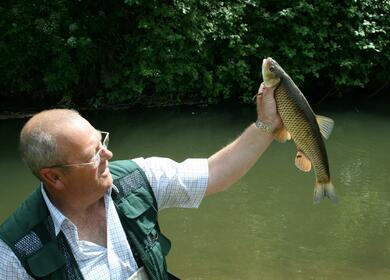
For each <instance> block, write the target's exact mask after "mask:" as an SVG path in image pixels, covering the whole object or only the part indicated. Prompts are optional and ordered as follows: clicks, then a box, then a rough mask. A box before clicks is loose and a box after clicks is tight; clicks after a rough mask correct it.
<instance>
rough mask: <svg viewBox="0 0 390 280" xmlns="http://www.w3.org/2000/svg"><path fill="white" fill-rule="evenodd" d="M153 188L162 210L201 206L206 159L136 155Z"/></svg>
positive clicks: (205, 176)
mask: <svg viewBox="0 0 390 280" xmlns="http://www.w3.org/2000/svg"><path fill="white" fill-rule="evenodd" d="M134 161H135V162H136V163H137V164H138V165H139V166H140V167H141V168H142V169H143V170H144V172H145V174H146V177H147V178H148V180H149V183H150V185H151V187H152V189H153V192H154V195H155V197H156V200H157V205H158V208H159V210H161V209H164V208H172V207H181V208H197V207H199V205H200V203H201V201H202V199H203V197H204V194H205V193H206V189H207V184H208V161H207V159H187V160H185V161H183V162H180V163H178V162H176V161H173V160H171V159H168V158H161V157H151V158H146V159H144V158H136V159H134Z"/></svg>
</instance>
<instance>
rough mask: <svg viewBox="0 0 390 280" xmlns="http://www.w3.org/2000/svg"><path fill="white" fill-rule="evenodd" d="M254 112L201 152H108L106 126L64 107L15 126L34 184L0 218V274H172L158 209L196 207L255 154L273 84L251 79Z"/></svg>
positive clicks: (273, 125) (262, 140)
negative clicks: (124, 155) (255, 85)
mask: <svg viewBox="0 0 390 280" xmlns="http://www.w3.org/2000/svg"><path fill="white" fill-rule="evenodd" d="M257 112H258V120H257V121H256V123H254V124H252V125H250V126H249V127H248V128H247V129H246V130H245V131H244V133H243V134H242V135H241V136H240V137H238V138H237V139H236V140H235V141H234V142H232V143H231V144H229V145H228V146H226V147H224V148H223V149H222V150H220V151H218V152H217V153H215V154H214V155H212V156H211V157H209V158H208V159H188V160H186V161H184V162H182V163H176V162H174V161H172V160H169V159H165V158H149V159H143V158H139V159H135V160H123V161H113V162H110V164H109V163H108V161H109V160H110V159H111V158H112V156H113V155H112V153H111V151H110V150H109V149H108V139H109V133H108V132H101V131H97V130H96V129H95V128H94V127H92V125H91V124H90V123H89V122H88V121H87V120H85V119H84V118H83V117H81V116H80V115H79V114H78V113H77V112H75V111H71V110H63V109H54V110H47V111H43V112H41V113H38V114H36V115H35V116H33V117H32V118H31V119H30V120H29V121H28V122H27V123H26V124H25V126H24V127H23V129H22V131H21V135H20V150H21V155H22V158H23V160H24V161H25V162H26V164H27V165H28V166H29V168H30V169H31V171H32V172H33V174H34V175H35V176H36V177H37V178H38V179H39V180H40V181H41V185H40V187H39V188H38V189H37V190H36V191H35V192H34V193H33V194H31V195H30V197H29V198H28V199H27V200H26V201H25V202H24V203H23V204H22V205H21V206H20V207H19V208H18V210H17V211H16V212H15V213H14V214H13V215H12V216H11V217H10V218H9V219H8V220H7V221H6V222H5V223H4V224H2V225H1V226H0V279H34V278H39V279H40V278H42V279H177V278H175V277H174V276H173V275H171V274H169V273H168V272H167V269H166V262H165V256H166V254H167V253H168V251H169V248H170V242H169V240H168V239H166V238H165V237H164V235H162V234H161V232H160V228H159V226H158V221H157V210H161V209H163V208H167V207H198V206H199V204H200V201H201V200H202V198H203V197H204V196H205V195H210V194H213V193H216V192H220V191H223V190H225V189H226V188H228V187H229V186H230V185H232V184H233V183H234V182H236V181H237V180H238V179H239V178H240V177H241V176H243V175H244V174H245V173H246V172H247V171H248V170H249V169H250V168H251V167H252V166H253V165H254V163H255V162H256V161H257V160H258V158H259V157H260V155H261V154H262V153H263V152H264V151H265V150H266V148H267V147H268V146H269V144H270V143H271V142H272V140H273V135H272V132H273V131H275V130H276V129H277V128H279V127H280V126H281V120H280V118H279V115H278V114H277V111H276V105H275V100H274V97H273V90H272V89H268V88H265V87H264V86H263V85H261V86H260V88H259V92H258V95H257Z"/></svg>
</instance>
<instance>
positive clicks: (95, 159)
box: [50, 131, 110, 168]
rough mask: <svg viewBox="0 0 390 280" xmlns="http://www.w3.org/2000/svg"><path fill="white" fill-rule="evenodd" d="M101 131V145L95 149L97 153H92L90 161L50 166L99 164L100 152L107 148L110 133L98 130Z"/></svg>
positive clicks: (94, 165)
mask: <svg viewBox="0 0 390 280" xmlns="http://www.w3.org/2000/svg"><path fill="white" fill-rule="evenodd" d="M100 133H101V136H102V139H103V141H101V143H102V147H101V148H100V149H99V151H97V153H96V154H95V155H94V157H93V158H92V160H91V161H90V162H83V163H72V164H58V165H52V166H50V167H72V166H88V165H92V166H93V168H97V167H98V166H99V164H100V161H101V156H100V154H101V152H102V151H103V149H107V147H108V142H109V140H110V137H109V135H110V133H109V132H106V131H100Z"/></svg>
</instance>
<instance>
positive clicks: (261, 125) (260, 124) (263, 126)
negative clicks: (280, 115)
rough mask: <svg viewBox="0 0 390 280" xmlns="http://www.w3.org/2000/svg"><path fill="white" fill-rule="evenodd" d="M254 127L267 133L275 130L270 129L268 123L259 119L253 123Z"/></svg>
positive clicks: (270, 126)
mask: <svg viewBox="0 0 390 280" xmlns="http://www.w3.org/2000/svg"><path fill="white" fill-rule="evenodd" d="M255 126H256V127H257V128H259V129H261V130H263V131H265V132H267V133H270V134H272V133H274V131H275V129H274V128H273V127H272V125H271V124H270V123H266V122H262V121H261V120H260V119H257V121H256V122H255Z"/></svg>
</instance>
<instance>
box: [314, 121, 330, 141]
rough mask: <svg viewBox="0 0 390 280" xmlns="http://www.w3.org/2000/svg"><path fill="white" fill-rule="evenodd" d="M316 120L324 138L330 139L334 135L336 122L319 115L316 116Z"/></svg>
mask: <svg viewBox="0 0 390 280" xmlns="http://www.w3.org/2000/svg"><path fill="white" fill-rule="evenodd" d="M316 119H317V123H318V126H319V127H320V132H321V134H322V136H324V138H325V139H328V138H329V136H330V134H331V133H332V130H333V127H334V121H333V120H332V119H331V118H328V117H324V116H319V115H316Z"/></svg>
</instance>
